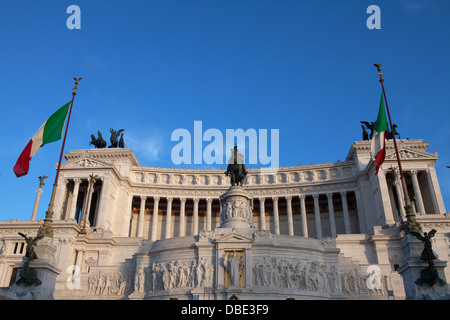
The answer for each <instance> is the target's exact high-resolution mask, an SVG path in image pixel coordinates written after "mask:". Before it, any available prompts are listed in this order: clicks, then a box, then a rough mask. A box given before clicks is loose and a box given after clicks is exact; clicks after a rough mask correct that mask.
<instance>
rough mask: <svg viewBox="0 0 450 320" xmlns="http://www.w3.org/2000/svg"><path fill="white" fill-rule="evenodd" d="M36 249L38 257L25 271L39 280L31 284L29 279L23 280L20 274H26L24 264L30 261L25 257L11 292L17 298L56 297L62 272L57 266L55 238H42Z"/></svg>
mask: <svg viewBox="0 0 450 320" xmlns="http://www.w3.org/2000/svg"><path fill="white" fill-rule="evenodd" d="M34 251H35V252H36V255H37V257H38V258H37V259H35V260H31V261H30V262H29V267H28V270H27V271H28V272H27V271H25V272H26V273H28V274H31V273H32V274H33V275H34V277H35V278H37V279H38V281H35V283H33V284H29V283H27V281H23V280H25V279H22V277H21V276H20V274H21V273H22V274H24V273H23V272H24V270H25V268H24V264H25V263H26V262H28V258H25V257H24V258H23V261H24V264H23V265H22V266H20V267H19V268H18V275H19V276H18V280H17V281H16V283H14V284H13V285H12V286H11V288H10V290H9V292H10V293H12V294H15V295H16V297H17V299H24V300H51V299H54V297H53V293H54V291H55V284H56V277H57V276H58V275H59V274H60V273H61V270H59V269H58V268H57V267H56V262H55V253H56V247H55V246H54V244H53V239H52V238H49V237H45V238H43V239H41V240H40V241H39V242H38V243H37V244H36V247H35V249H34ZM21 280H22V281H21ZM26 280H30V279H26ZM39 282H40V283H39ZM38 283H39V284H38Z"/></svg>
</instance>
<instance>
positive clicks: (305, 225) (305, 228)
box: [300, 194, 308, 238]
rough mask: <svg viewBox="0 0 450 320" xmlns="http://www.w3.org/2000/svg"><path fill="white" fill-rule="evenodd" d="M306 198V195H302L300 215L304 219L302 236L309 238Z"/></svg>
mask: <svg viewBox="0 0 450 320" xmlns="http://www.w3.org/2000/svg"><path fill="white" fill-rule="evenodd" d="M305 198H306V196H305V195H304V194H301V195H300V216H301V219H302V236H304V237H306V238H307V237H308V221H307V219H306V205H305Z"/></svg>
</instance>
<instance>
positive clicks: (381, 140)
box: [372, 93, 389, 174]
mask: <svg viewBox="0 0 450 320" xmlns="http://www.w3.org/2000/svg"><path fill="white" fill-rule="evenodd" d="M388 130H389V127H388V122H387V119H386V109H385V107H384V95H383V93H381V101H380V109H379V110H378V117H377V122H376V123H375V128H374V133H373V136H372V156H373V157H374V158H375V163H376V167H377V168H376V171H375V174H378V170H379V169H380V167H381V164H382V163H383V161H384V158H385V157H386V139H385V138H386V131H388Z"/></svg>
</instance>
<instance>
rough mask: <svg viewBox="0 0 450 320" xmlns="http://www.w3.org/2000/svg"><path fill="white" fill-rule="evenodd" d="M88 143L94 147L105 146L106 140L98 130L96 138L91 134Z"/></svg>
mask: <svg viewBox="0 0 450 320" xmlns="http://www.w3.org/2000/svg"><path fill="white" fill-rule="evenodd" d="M89 145H93V146H94V147H96V148H105V147H106V141H105V140H104V139H103V137H102V133H101V132H100V131H98V138H95V136H94V135H93V134H91V142H89Z"/></svg>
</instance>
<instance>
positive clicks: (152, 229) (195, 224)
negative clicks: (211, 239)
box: [129, 190, 362, 241]
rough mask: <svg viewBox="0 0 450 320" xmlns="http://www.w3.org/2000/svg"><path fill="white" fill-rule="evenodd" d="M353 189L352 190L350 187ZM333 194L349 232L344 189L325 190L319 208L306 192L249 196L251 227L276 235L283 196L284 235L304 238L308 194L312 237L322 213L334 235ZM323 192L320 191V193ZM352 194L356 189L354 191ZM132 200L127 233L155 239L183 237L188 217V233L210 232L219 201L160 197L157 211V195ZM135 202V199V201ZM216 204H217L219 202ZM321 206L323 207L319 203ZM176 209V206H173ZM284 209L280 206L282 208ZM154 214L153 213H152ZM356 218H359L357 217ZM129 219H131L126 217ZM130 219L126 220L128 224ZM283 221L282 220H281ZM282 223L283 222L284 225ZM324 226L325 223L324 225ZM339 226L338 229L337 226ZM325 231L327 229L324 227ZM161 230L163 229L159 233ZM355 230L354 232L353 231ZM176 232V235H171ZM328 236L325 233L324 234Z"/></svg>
mask: <svg viewBox="0 0 450 320" xmlns="http://www.w3.org/2000/svg"><path fill="white" fill-rule="evenodd" d="M352 192H353V190H352ZM333 194H337V195H338V196H337V197H339V200H340V201H341V205H342V216H343V225H344V228H343V230H344V233H346V234H350V233H352V230H351V222H350V220H351V219H350V215H349V209H348V203H347V191H341V192H336V193H331V192H329V193H326V194H325V195H326V197H327V201H328V202H327V204H328V205H327V208H328V209H327V210H324V209H322V211H321V206H320V205H319V197H320V194H319V193H316V194H310V195H306V194H305V195H303V194H302V195H298V196H297V195H296V196H283V197H279V196H277V197H259V198H256V199H253V201H259V202H258V204H259V214H258V212H256V211H257V210H255V208H254V207H253V221H254V223H255V227H257V228H258V229H260V230H268V229H272V230H271V232H273V233H274V234H277V235H280V234H281V232H280V230H281V227H280V214H279V200H280V199H283V200H284V201H285V203H286V212H283V213H286V220H287V235H289V236H294V235H302V236H304V237H309V236H310V234H311V232H308V223H307V214H308V215H309V216H311V215H312V213H311V212H308V213H307V207H306V202H305V200H306V197H310V196H312V198H313V201H314V213H313V215H314V221H315V230H314V232H313V233H314V237H315V238H319V239H320V238H322V236H323V226H322V223H323V220H324V218H325V216H327V217H326V218H327V219H329V223H330V227H329V228H330V230H331V236H332V237H337V234H338V231H337V227H336V219H335V210H334V204H333ZM322 195H323V194H322ZM355 195H356V192H355ZM295 197H297V198H298V199H299V203H300V206H299V207H300V208H299V209H300V210H298V208H297V207H296V208H295V209H296V210H293V205H292V201H293V199H294V198H295ZM134 199H135V200H137V203H138V206H137V207H138V208H139V211H138V213H137V219H135V220H134V221H135V229H133V228H131V227H130V228H129V230H130V236H137V237H146V236H147V235H148V236H149V238H150V240H152V241H156V240H158V237H159V234H161V237H162V238H164V239H169V238H172V237H174V236H179V237H184V236H186V223H187V220H188V219H187V218H188V216H189V217H190V218H189V221H190V222H191V223H192V226H191V232H192V235H197V234H199V232H200V231H202V230H205V231H211V230H213V223H212V220H213V216H212V204H213V201H215V202H216V203H217V202H219V199H216V198H206V199H205V198H202V199H200V198H197V197H196V198H188V199H187V198H185V197H180V198H176V199H174V198H173V197H163V199H165V202H166V205H165V212H163V213H161V211H160V201H161V197H159V196H146V195H141V196H134ZM150 200H153V210H150V207H151V204H150V205H149V206H148V207H147V208H148V210H149V211H151V212H152V214H151V216H150V219H147V221H148V224H149V226H148V234H145V232H144V224H145V223H146V222H145V221H146V219H145V215H146V204H147V201H150ZM174 200H176V201H179V213H178V212H177V215H179V218H178V224H177V225H175V223H173V221H174V214H173V203H174ZM187 200H189V201H192V203H193V206H192V210H189V213H187V212H186V201H187ZM200 201H206V216H204V217H203V218H204V223H203V224H202V230H200V223H199V202H200ZM268 201H271V204H272V210H271V211H269V212H266V207H265V204H266V203H267V202H268ZM356 202H357V207H358V208H357V214H358V215H360V214H361V211H362V209H361V207H360V201H359V200H356ZM135 203H136V201H135ZM296 203H297V202H296ZM219 207H220V203H219ZM322 207H324V205H323V203H322ZM177 208H178V207H177ZM283 208H284V207H283ZM294 211H295V213H296V214H297V213H298V211H300V217H301V219H300V220H301V223H300V224H301V230H297V229H298V228H299V226H297V225H294ZM155 212H156V213H158V214H154V213H155ZM267 216H269V217H270V218H269V219H272V220H271V223H272V227H270V226H268V225H267V223H266V219H267ZM358 219H360V218H359V217H358ZM130 220H131V221H133V218H131V219H130ZM131 221H130V223H132V222H131ZM283 221H284V220H283ZM284 226H286V224H284ZM327 228H328V226H327ZM341 229H342V228H341ZM327 230H328V229H327ZM163 231H164V232H163ZM354 231H355V233H357V232H359V231H360V230H354ZM356 231H357V232H356ZM174 233H176V235H174ZM327 235H329V234H327Z"/></svg>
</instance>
